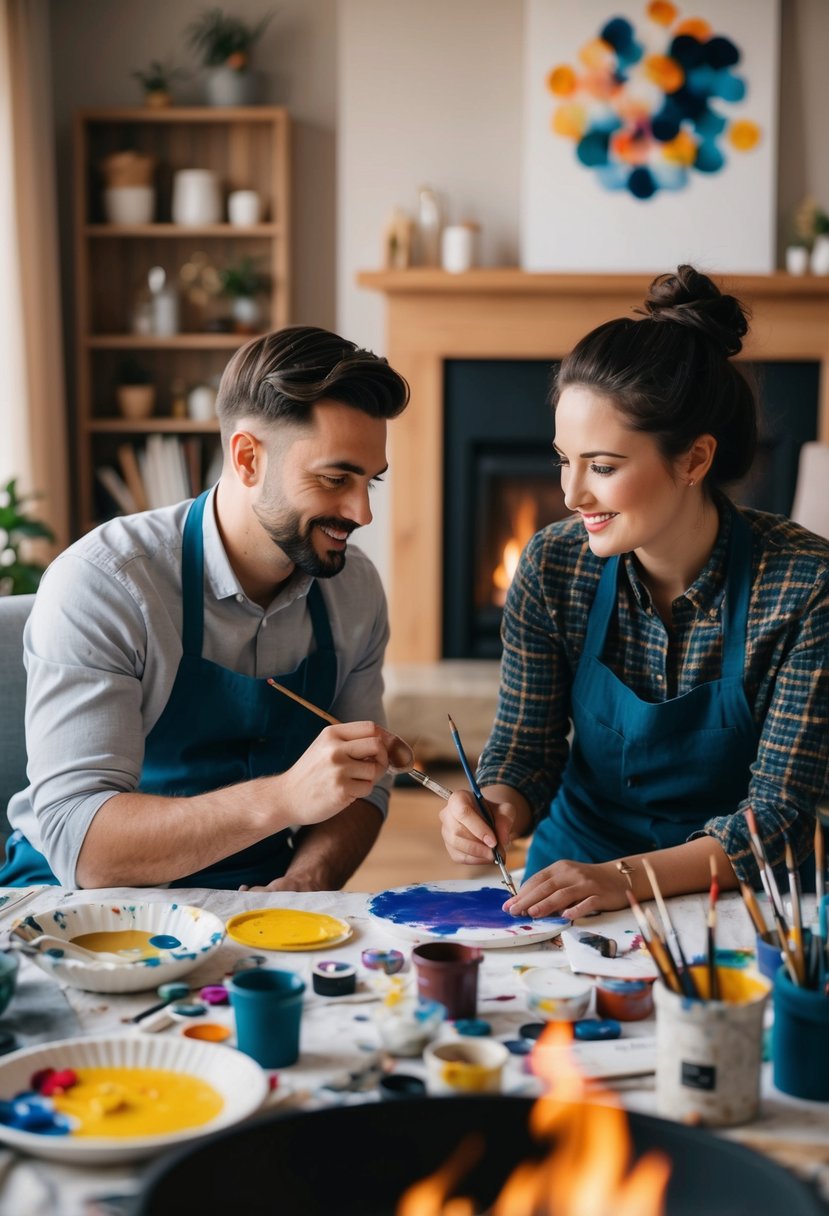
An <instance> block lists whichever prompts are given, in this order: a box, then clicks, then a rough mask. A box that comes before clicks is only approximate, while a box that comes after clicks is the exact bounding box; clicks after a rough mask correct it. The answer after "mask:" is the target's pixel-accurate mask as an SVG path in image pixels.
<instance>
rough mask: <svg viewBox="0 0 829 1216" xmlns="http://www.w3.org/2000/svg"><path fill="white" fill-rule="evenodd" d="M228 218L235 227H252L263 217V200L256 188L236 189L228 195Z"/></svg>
mask: <svg viewBox="0 0 829 1216" xmlns="http://www.w3.org/2000/svg"><path fill="white" fill-rule="evenodd" d="M227 218H228V220H229V222H230V223H231V224H233V226H234V227H235V228H251V227H253V225H254V224H258V223H259V221H260V219H261V218H262V200H261V199H260V197H259V195H258V194H257V193H256V191H255V190H234V191H232V193H231V194H229V195H228V196H227Z"/></svg>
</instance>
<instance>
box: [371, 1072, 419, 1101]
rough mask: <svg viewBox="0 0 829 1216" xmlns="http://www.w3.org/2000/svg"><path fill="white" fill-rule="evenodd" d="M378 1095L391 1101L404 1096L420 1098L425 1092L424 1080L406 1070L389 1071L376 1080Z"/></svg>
mask: <svg viewBox="0 0 829 1216" xmlns="http://www.w3.org/2000/svg"><path fill="white" fill-rule="evenodd" d="M377 1088H378V1089H379V1091H380V1097H381V1098H386V1099H387V1100H390V1101H392V1102H400V1101H402V1100H404V1099H406V1098H422V1097H423V1095H424V1094H425V1093H426V1082H425V1081H423V1080H422V1079H421V1078H420V1077H413V1076H412V1075H411V1073H408V1072H390V1073H387V1074H386V1076H385V1077H381V1078H380V1080H379V1081H378V1082H377Z"/></svg>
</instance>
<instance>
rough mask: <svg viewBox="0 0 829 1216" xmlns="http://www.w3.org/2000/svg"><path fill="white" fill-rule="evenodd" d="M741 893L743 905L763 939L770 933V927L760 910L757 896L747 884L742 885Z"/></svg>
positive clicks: (742, 883)
mask: <svg viewBox="0 0 829 1216" xmlns="http://www.w3.org/2000/svg"><path fill="white" fill-rule="evenodd" d="M740 893H741V894H742V897H743V903H744V904H745V906H746V909H747V911H748V914H749V916H750V917H751V919H752V921H753V923H754V928H755V929H756V930H757V932H758V933H759V934H760V936H761V937H765V936H766V934H767V933H768V926H767V925H766V918H765V917H764V916H763V913H762V911H761V909H760V905H759V904H758V902H757V899H756V896H755V894H754V892H753V891H752V889H751V887H750V886H749V885H748V883H747V882H741V883H740Z"/></svg>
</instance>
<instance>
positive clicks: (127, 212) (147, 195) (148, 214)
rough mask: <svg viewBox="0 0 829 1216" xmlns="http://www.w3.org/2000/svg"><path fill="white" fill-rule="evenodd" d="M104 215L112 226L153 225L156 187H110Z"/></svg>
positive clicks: (107, 190)
mask: <svg viewBox="0 0 829 1216" xmlns="http://www.w3.org/2000/svg"><path fill="white" fill-rule="evenodd" d="M104 214H105V215H106V217H107V221H108V223H110V224H151V223H152V221H153V216H154V214H155V187H154V186H108V187H107V189H106V190H104Z"/></svg>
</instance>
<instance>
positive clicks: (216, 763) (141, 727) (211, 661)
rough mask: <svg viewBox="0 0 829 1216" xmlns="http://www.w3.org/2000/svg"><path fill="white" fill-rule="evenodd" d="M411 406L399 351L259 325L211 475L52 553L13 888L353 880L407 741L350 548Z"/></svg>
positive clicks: (221, 404) (375, 595) (379, 595)
mask: <svg viewBox="0 0 829 1216" xmlns="http://www.w3.org/2000/svg"><path fill="white" fill-rule="evenodd" d="M407 401H408V386H407V385H406V382H405V381H404V380H403V379H402V377H400V376H399V375H398V374H397V373H396V372H395V371H393V370H392V368H390V367H389V365H388V364H387V362H386V361H385V359H380V358H378V357H377V356H375V355H373V354H371V353H370V352H369V351H364V350H360V349H358V348H357V347H355V346H354V345H353V343H351V342H347V341H345V339H343V338H340V337H337V336H336V335H335V334H331V333H327V332H326V331H325V330H322V329H316V328H310V327H293V328H289V329H284V330H281V331H279V332H276V333H272V334H267V335H265V336H263V337H259V338H255V339H253V340H252V341H250V342H248V343H247V344H246V345H245V346H243V347H242V348H241V349H240V350H239V351H238V352H237V353H236V354H235V355H234V357H233V358H232V359H231V361H230V363H229V364H228V366H227V368H226V370H225V373H224V376H223V377H222V382H221V385H220V387H219V395H218V399H217V413H218V415H219V419H220V423H221V437H222V447H223V450H224V465H223V469H222V474H221V478H220V480H219V482H218V484H217V485H216V486H215V487H214V488H213V489H212V490H211V491H209V492H207V493H205V494H204V495H202V496H201V497H200V498H197V499H196V500H195V501H194V502H192V503H189V502H185V503H180V504H178V505H177V506H174V507H167V508H163V509H161V510H154V511H147V512H143V513H142V514H140V515H132V516H127V517H122V518H117V519H113V520H110V521H109V522H108V523H105V524H102V525H101V526H100V527H99V528H97V529H95V531H93V532H91V533H90V534H89V535H88V536H85V537H83V538H82V539H81V540H79V541H77V542H76V543H75V544H74V545H72V546H71V547H70V548H69V549H67V550H66V552H65V553H63V554H61V555H60V557H58V559H57V560H56V561H55V562H53V564H52V565H51V567H50V568H49V570H48V571H47V573H46V575H45V576H44V579H43V582H42V583H41V587H40V590H39V592H38V595H37V599H36V601H35V605H34V608H33V611H32V614H31V617H30V619H29V622H28V624H27V627H26V634H25V642H24V648H25V661H26V666H27V672H28V684H27V709H26V729H27V748H28V754H29V770H28V775H29V779H30V782H31V784H30V785H29V787H28V789H26V790H25V791H23V792H22V793H20V794H17V795H15V797H14V798H13V799H12V800H11V802H10V804H9V819H10V822H11V824H12V827H13V828H14V829H15V831H14V832H13V835H12V836H11V838H10V840H9V842H8V844H7V854H6V865H5V867H4V868H3V869H2V870H0V885H28V884H30V883H41V882H52V883H54V882H59V883H61V884H63V885H65V886H77V887H110V886H156V885H164V884H171V885H177V886H208V887H229V888H232V887H238V886H241V885H244V886H266V887H268V889H270V890H279V889H289V890H315V889H319V890H322V889H335V888H338V887H340V886H342V884H343V882H345V880H346V879H347V878H348V877H349V875H350V874H352V873H353V871H354V870H355V869H356V868H357V866H358V865H359V864H360V862H361V861H362V860H363V858H364V857H365V855H366V854H367V853H368V851H369V849H370V848H371V846H372V844H373V842H374V840H375V838H376V836H377V833H378V831H379V829H380V825H381V822H382V819H383V816H384V814H385V811H386V807H387V802H388V785H389V782H388V778H387V776H386V770H387V766H388V763H389V757H388V748H389V746H391V745H392V743H393V741H394V736H392V735H389V734H388V732H386V731H384V730H383V729H382V727H381V726H378V725H377V723H382V721H383V708H382V691H383V685H382V674H381V668H382V662H383V654H384V651H385V646H386V641H387V637H388V623H387V616H386V604H385V597H384V594H383V590H382V587H381V585H380V581H379V577H378V575H377V572H376V570H375V569H374V567H373V566H372V565H371V563H370V562H369V561H368V559H367V558H366V557H365V556H364V555H363V554H362V553H361V552H360V551H359V550H352V551H350V552H349V555H348V559H346V553H347V549H348V538H349V536H350V534H351V532H353V531H354V529H355V528H358V527H360V526H361V525H363V524H367V523H369V522H370V520H371V517H372V516H371V508H370V505H369V491H370V487H371V485H372V483H373V482H374V481H376V479H377V478H379V477H380V476H382V474H383V473H384V472H385V470H386V467H387V466H386V452H385V446H386V420H387V419H388V418H394V417H396V416H397V415H398V414H399V413H400V412H401V411H402V410H403V409H404V408H405V406H406V403H407ZM269 677H270V678H273V679H275V680H276V681H278V682H279V683H281V684H284V685H286V686H287V687H289V688H290V689H292V690H293V691H294V692H297V693H299V694H301V695H302V696H303V697H304V698H305V699H306V700H307V701H309V702H311V703H312V704H314V705H316V706H318V707H320V708H321V709H323V710H325V711H327V712H328V713H330V714H331V715H332V716H333V717H335V718H337V719H340V720H341V721H342V725H331V726H326V725H325V723H324V722H323V721H322V720H321V719H320V718H319V717H318V716H316V715H314V714H312V713H310V712H309V711H308V710H307V709H305V708H303V707H302V706H300V705H298V704H297V703H296V702H295V701H293V700H291V699H289V698H288V697H286V696H285V695H284V694H282V693H280V692H278V691H276V690H274V689H273V688H272V687H270V686H269V685H268V683H267V680H268V678H269Z"/></svg>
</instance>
